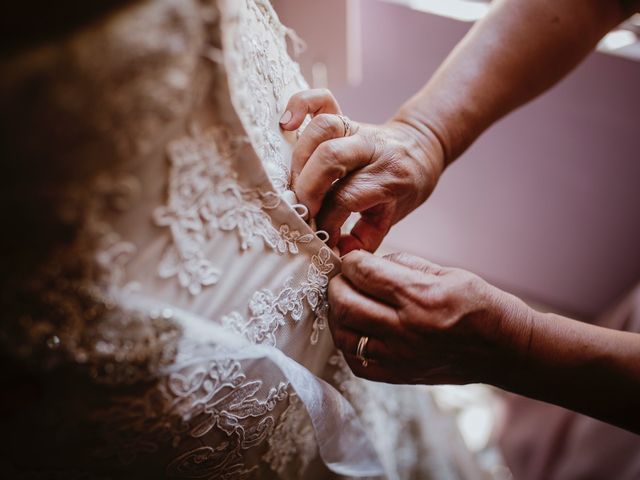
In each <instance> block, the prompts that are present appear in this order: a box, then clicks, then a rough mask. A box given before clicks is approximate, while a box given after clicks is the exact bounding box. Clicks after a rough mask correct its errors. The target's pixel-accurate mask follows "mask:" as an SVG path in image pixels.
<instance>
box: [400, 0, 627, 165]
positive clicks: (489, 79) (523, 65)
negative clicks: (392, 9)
mask: <svg viewBox="0 0 640 480" xmlns="http://www.w3.org/2000/svg"><path fill="white" fill-rule="evenodd" d="M494 4H495V5H494V6H493V7H492V9H491V11H490V13H489V14H488V15H487V17H486V18H484V19H483V20H482V21H480V22H478V23H477V24H476V25H475V26H474V27H473V28H472V29H471V31H470V32H469V33H468V34H467V35H466V36H465V38H464V39H463V40H462V41H461V42H460V44H459V45H458V46H457V47H456V48H455V49H454V51H453V52H452V53H451V54H450V55H449V57H448V58H447V60H446V61H445V62H444V63H443V64H442V66H441V67H440V68H439V69H438V71H437V72H436V73H435V74H434V76H433V77H432V78H431V80H430V81H429V82H428V83H427V85H426V86H425V87H424V88H423V89H422V90H421V91H420V92H419V93H418V94H416V95H415V96H414V97H413V98H412V99H411V100H409V101H408V102H407V103H406V104H405V105H404V106H403V107H402V108H401V109H400V111H399V112H398V114H397V115H396V117H395V118H396V119H397V120H401V121H403V122H406V123H410V124H411V125H413V126H414V127H416V128H418V129H419V130H422V131H423V132H424V133H425V134H426V135H427V136H429V135H432V134H435V135H436V136H437V137H438V139H439V140H440V143H441V144H442V147H443V150H444V151H445V161H446V163H447V164H448V163H450V162H452V161H453V160H455V159H456V158H457V157H458V156H459V155H460V154H461V153H462V152H463V151H464V150H465V149H466V148H467V147H468V146H469V145H470V144H471V143H472V142H473V141H474V140H475V139H476V138H477V137H478V136H479V135H480V134H481V133H482V132H483V131H484V130H485V129H487V128H488V127H489V126H490V125H491V124H492V123H494V122H495V121H496V120H498V119H499V118H500V117H502V116H503V115H505V114H506V113H508V112H509V111H511V110H513V109H515V108H517V107H518V106H520V105H522V104H524V103H525V102H527V101H529V100H530V99H532V98H534V97H535V96H537V95H538V94H540V93H541V92H543V91H545V90H546V89H548V88H549V87H550V86H552V85H553V84H555V83H556V82H558V81H559V80H560V79H561V78H562V77H563V76H564V75H565V74H566V73H567V72H569V71H570V70H571V69H573V68H574V67H575V66H576V65H577V64H578V63H579V62H580V61H581V60H582V59H583V58H584V57H585V56H586V55H587V54H588V53H589V52H590V51H591V50H592V49H593V48H594V47H595V45H596V44H597V42H598V41H599V40H600V39H601V38H602V36H604V35H605V34H606V33H607V32H608V31H609V30H610V29H611V28H613V27H614V26H616V25H617V24H618V23H620V22H621V21H622V20H623V19H624V18H625V16H626V15H628V13H629V9H628V8H624V6H623V2H619V1H613V0H564V1H561V2H559V1H557V0H497V1H496V2H494Z"/></svg>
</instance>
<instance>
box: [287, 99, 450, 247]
mask: <svg viewBox="0 0 640 480" xmlns="http://www.w3.org/2000/svg"><path fill="white" fill-rule="evenodd" d="M308 114H311V115H312V116H313V119H312V120H311V122H310V123H309V125H308V126H307V127H306V129H305V130H304V133H303V134H302V135H301V136H300V138H299V140H298V142H297V144H296V146H295V149H294V152H293V159H292V169H291V170H292V171H291V176H292V184H293V190H294V192H295V193H296V195H297V197H298V200H299V201H300V202H301V203H303V204H304V205H306V206H307V207H308V208H309V213H310V216H311V217H312V218H313V217H316V220H317V224H318V227H319V228H321V229H323V230H325V231H327V233H329V238H330V241H329V245H330V246H331V247H334V246H335V245H336V244H337V245H338V247H339V248H340V251H341V253H342V254H345V253H348V252H349V251H351V250H355V249H364V250H368V251H374V250H375V249H376V248H378V246H379V245H380V243H381V242H382V239H383V238H384V236H385V235H386V234H387V232H388V231H389V229H390V228H391V226H393V225H394V224H395V223H397V222H398V221H399V220H400V219H402V218H403V217H405V216H406V215H407V214H408V213H409V212H411V211H412V210H414V209H415V208H416V207H418V206H419V205H420V204H422V203H423V202H424V201H425V200H426V199H427V197H428V196H429V195H430V194H431V192H432V191H433V189H434V187H435V185H436V182H437V180H438V177H439V176H440V174H441V173H442V170H443V168H444V153H443V150H442V148H441V146H440V143H439V142H438V140H437V138H436V137H435V136H434V135H433V134H432V133H431V132H430V131H429V130H428V129H425V128H421V127H418V126H414V125H413V124H412V123H411V122H409V121H404V120H402V119H395V120H392V121H390V122H388V123H386V124H384V125H367V124H356V123H355V122H353V121H351V120H348V119H345V120H346V121H347V122H349V124H350V126H351V128H350V132H349V131H345V130H346V128H345V123H344V121H343V119H342V118H341V117H340V116H339V115H340V114H341V111H340V107H339V106H338V104H337V102H336V100H335V99H334V97H333V96H332V95H331V93H330V92H329V91H327V90H308V91H304V92H300V93H298V94H296V95H294V96H293V97H292V98H291V99H290V100H289V103H288V105H287V109H286V112H285V113H284V115H283V117H282V120H281V127H282V128H283V129H284V130H289V131H292V130H296V129H298V128H299V127H300V126H301V125H302V123H303V121H304V119H305V117H306V116H307V115H308ZM345 134H350V136H345ZM352 212H358V213H360V214H361V218H360V220H359V221H358V222H357V223H356V225H355V226H354V227H353V229H352V230H351V232H350V234H348V235H345V236H343V237H342V238H340V228H341V227H342V225H343V224H344V223H345V221H346V220H347V218H348V217H349V215H350V214H351V213H352Z"/></svg>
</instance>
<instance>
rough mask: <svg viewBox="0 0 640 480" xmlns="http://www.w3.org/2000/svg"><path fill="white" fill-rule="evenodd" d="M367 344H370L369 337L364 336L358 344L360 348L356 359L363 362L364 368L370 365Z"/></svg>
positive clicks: (357, 350)
mask: <svg viewBox="0 0 640 480" xmlns="http://www.w3.org/2000/svg"><path fill="white" fill-rule="evenodd" d="M367 343H369V337H367V336H362V337H360V341H359V342H358V348H357V349H356V358H357V359H358V360H360V361H361V362H362V366H363V367H366V366H367V365H369V359H367V356H366V352H365V350H366V349H367Z"/></svg>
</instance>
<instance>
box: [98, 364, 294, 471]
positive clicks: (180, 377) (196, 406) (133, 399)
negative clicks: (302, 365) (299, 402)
mask: <svg viewBox="0 0 640 480" xmlns="http://www.w3.org/2000/svg"><path fill="white" fill-rule="evenodd" d="M262 389H263V382H262V381H261V380H249V379H247V377H246V375H245V374H244V373H243V370H242V366H241V364H240V362H238V361H235V360H232V359H229V360H224V361H215V362H208V363H206V364H200V365H198V366H197V367H196V368H193V367H190V368H187V369H183V370H182V371H180V372H176V373H173V374H171V375H168V376H167V377H164V378H163V380H162V381H161V382H160V383H158V384H157V385H155V386H153V387H151V388H150V389H148V390H147V392H146V393H145V394H144V395H139V394H135V395H131V396H125V397H120V398H119V399H114V400H113V401H114V402H115V403H116V406H113V407H110V408H108V409H106V410H104V411H102V412H100V413H98V414H96V416H95V417H94V421H95V422H96V424H97V426H98V428H99V430H100V432H101V438H103V445H104V446H103V447H101V448H99V449H97V450H96V451H95V455H96V456H97V457H99V458H110V457H117V458H119V460H120V461H121V462H122V463H124V464H130V463H132V462H133V461H135V459H136V458H137V457H138V456H139V455H141V454H149V453H155V452H160V451H162V449H163V448H170V449H178V448H179V447H180V446H181V445H183V444H191V443H193V441H196V442H197V443H198V444H200V445H203V446H198V447H197V448H193V449H190V450H189V451H187V452H185V453H182V454H180V455H178V456H176V457H175V458H174V459H173V460H171V462H170V463H169V464H168V466H167V467H166V470H167V474H168V475H169V476H178V477H180V478H207V479H213V478H216V479H218V478H229V479H231V478H233V479H235V478H247V476H248V475H250V474H251V473H252V472H254V471H255V470H256V469H257V466H256V467H253V468H250V469H246V468H245V466H244V454H243V450H248V449H250V448H252V447H256V446H258V445H260V444H262V443H263V442H264V441H265V440H266V439H267V438H269V437H270V436H271V434H272V432H273V431H274V426H275V424H276V420H275V418H274V416H273V415H272V414H271V412H273V411H274V409H275V408H276V406H277V405H278V404H279V403H280V402H282V401H284V400H285V399H286V398H287V396H288V395H289V393H288V384H286V383H284V382H280V383H279V384H278V385H277V386H276V387H272V388H270V389H269V391H268V392H267V393H266V394H262V395H261V394H260V391H261V390H262ZM212 435H213V436H212Z"/></svg>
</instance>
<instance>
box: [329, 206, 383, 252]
mask: <svg viewBox="0 0 640 480" xmlns="http://www.w3.org/2000/svg"><path fill="white" fill-rule="evenodd" d="M389 210H390V205H389V204H382V205H377V206H375V207H374V208H371V209H369V210H366V211H364V212H362V214H361V215H362V216H361V217H360V219H359V220H358V221H357V222H356V224H355V225H354V227H353V228H352V229H351V232H349V233H348V234H347V235H343V236H342V237H340V240H339V242H338V250H340V254H341V255H346V254H347V253H349V252H351V251H353V250H366V251H367V252H375V251H376V250H377V249H378V247H379V246H380V244H381V243H382V240H384V237H385V236H386V235H387V233H389V230H390V229H391V222H392V216H391V212H389Z"/></svg>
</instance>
